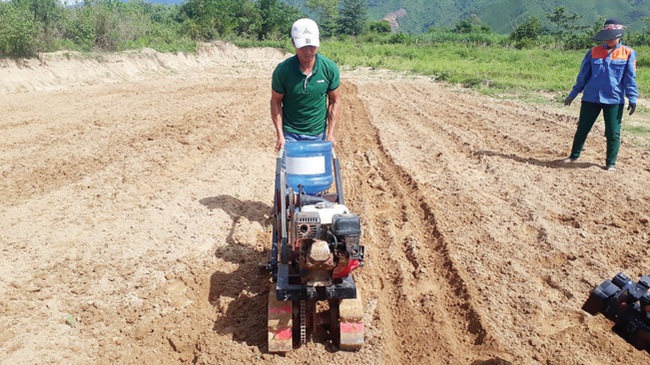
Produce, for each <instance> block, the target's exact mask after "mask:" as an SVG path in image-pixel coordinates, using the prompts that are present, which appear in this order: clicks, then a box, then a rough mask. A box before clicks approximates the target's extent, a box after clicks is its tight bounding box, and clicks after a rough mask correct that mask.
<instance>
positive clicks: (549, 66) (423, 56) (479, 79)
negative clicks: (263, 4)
mask: <svg viewBox="0 0 650 365" xmlns="http://www.w3.org/2000/svg"><path fill="white" fill-rule="evenodd" d="M586 51H587V50H580V51H566V50H560V49H544V48H534V49H516V48H512V47H506V46H499V45H492V46H471V45H462V44H455V43H432V44H422V45H418V44H379V43H368V42H357V41H355V40H351V39H346V40H329V41H325V42H323V43H322V44H321V50H320V52H321V53H323V54H325V55H327V56H328V57H330V58H332V59H333V60H335V61H336V62H338V63H339V64H342V65H347V66H350V67H371V68H382V69H389V70H395V71H407V72H413V73H416V74H421V75H427V76H431V77H433V78H434V79H436V80H438V81H445V82H450V83H455V84H461V85H464V86H466V87H471V88H475V89H478V90H481V91H482V92H485V93H488V94H490V93H513V92H539V91H542V92H560V93H565V94H566V93H568V92H569V90H570V89H571V87H572V86H573V83H574V82H575V78H576V75H577V74H578V71H579V68H580V63H581V61H582V58H583V57H584V55H585V52H586ZM637 52H638V53H639V62H638V64H639V69H638V75H637V82H638V84H639V93H640V94H641V96H643V95H650V73H649V72H648V70H650V67H649V66H650V62H649V61H646V60H650V47H639V49H637Z"/></svg>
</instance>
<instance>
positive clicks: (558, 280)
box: [0, 43, 650, 365]
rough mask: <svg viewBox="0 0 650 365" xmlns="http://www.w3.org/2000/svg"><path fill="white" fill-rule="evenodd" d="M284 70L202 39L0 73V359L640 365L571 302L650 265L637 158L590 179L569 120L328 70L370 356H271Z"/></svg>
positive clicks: (646, 199)
mask: <svg viewBox="0 0 650 365" xmlns="http://www.w3.org/2000/svg"><path fill="white" fill-rule="evenodd" d="M284 57H286V55H284V54H282V53H281V52H279V51H277V50H272V49H248V50H242V49H237V48H236V47H234V46H232V45H228V44H224V43H215V44H210V45H205V46H203V48H202V49H201V50H200V51H199V53H198V54H196V55H182V54H179V55H161V54H157V53H155V52H152V51H143V52H137V53H128V54H120V55H106V56H103V57H102V58H98V57H91V58H86V57H84V56H83V55H73V56H70V55H69V54H65V53H58V54H47V55H43V57H41V59H42V60H41V61H39V60H21V61H11V62H10V61H7V60H3V61H1V62H2V68H0V77H2V79H3V83H2V86H0V87H1V88H2V89H1V90H0V112H1V113H2V116H3V118H2V119H1V120H0V129H1V130H2V134H3V141H2V142H1V143H0V160H1V161H2V164H0V166H1V167H0V173H1V175H2V182H1V183H0V193H2V196H3V197H4V199H3V203H2V205H0V219H1V220H2V226H3V227H4V230H3V235H2V236H0V248H1V250H2V255H1V256H0V257H1V258H0V275H1V276H0V277H2V280H0V294H1V295H2V297H3V300H2V301H1V302H0V319H1V320H2V322H3V323H4V324H5V325H4V326H3V327H2V329H0V349H1V350H2V351H1V352H0V362H2V363H7V364H33V363H66V364H88V363H96V364H114V363H120V364H142V363H157V364H176V363H179V362H186V363H197V364H242V363H246V364H250V363H270V364H289V363H309V364H321V363H328V364H348V363H353V362H354V363H364V364H400V363H418V362H421V363H432V364H473V365H479V364H508V363H512V364H611V363H623V362H625V363H635V364H644V363H648V362H649V361H650V355H649V354H648V353H647V352H640V351H637V350H635V349H634V348H633V347H632V346H631V345H629V344H628V343H626V342H625V341H624V340H622V339H621V338H620V337H618V336H617V335H615V334H614V333H613V332H612V331H611V329H610V328H611V322H609V321H608V320H606V319H605V318H603V317H602V316H596V317H592V316H590V315H588V314H587V313H585V312H583V311H582V310H581V309H580V308H581V306H582V304H583V302H584V300H586V298H587V296H588V294H589V292H590V291H591V289H593V287H594V286H595V285H597V284H599V283H600V282H601V281H602V280H604V279H606V278H610V277H611V276H613V275H614V274H615V273H616V272H618V271H624V272H626V273H628V274H629V275H631V276H632V277H635V278H637V277H638V276H640V275H641V274H647V272H644V270H646V269H647V267H650V261H649V260H650V259H649V257H650V255H648V253H649V252H648V247H649V245H648V244H649V243H650V238H649V236H648V234H649V231H650V230H649V227H648V221H649V219H650V209H649V204H650V192H648V189H647V188H646V182H647V181H648V180H650V163H649V162H648V161H650V160H649V159H648V157H649V156H648V155H649V153H648V150H647V149H644V148H639V147H635V146H634V145H632V144H631V143H629V142H628V141H629V138H628V135H627V133H626V132H625V131H624V136H623V138H624V144H623V146H622V148H621V153H620V157H619V161H620V162H619V171H618V172H617V173H615V174H611V173H606V172H605V171H603V170H602V168H601V167H602V166H601V165H602V163H603V160H604V156H605V142H604V137H603V130H602V127H600V126H597V127H596V128H595V130H594V131H593V132H592V134H591V135H590V138H589V139H588V141H587V146H586V147H587V148H586V150H585V152H584V154H583V157H582V158H581V160H580V162H579V163H576V164H572V165H569V166H563V165H558V164H557V163H555V161H556V160H557V159H559V158H561V157H565V156H566V154H567V153H568V148H569V145H570V143H571V138H572V136H573V132H574V128H575V122H576V117H575V116H576V115H577V108H578V106H574V107H568V108H561V107H559V106H558V107H554V106H544V105H531V104H522V103H517V102H513V101H507V100H496V99H490V98H486V97H482V96H478V95H475V94H474V93H471V92H467V91H464V90H458V89H455V88H453V87H449V86H443V85H440V84H437V83H434V82H431V80H428V79H427V78H423V77H406V76H404V75H400V74H395V73H388V72H384V71H372V70H356V71H352V70H344V72H343V74H342V80H343V85H342V96H343V102H344V103H343V108H342V118H341V126H340V132H339V136H340V141H339V144H340V145H339V147H338V150H337V154H338V155H339V157H340V158H341V162H342V170H343V171H342V174H343V179H344V181H343V182H344V187H345V193H346V203H347V205H348V206H349V207H350V208H351V209H352V210H353V211H355V212H357V213H359V214H360V215H361V218H362V224H363V236H362V239H363V242H364V244H365V246H366V249H367V252H366V254H367V262H366V266H365V267H363V268H362V269H360V270H359V271H358V275H357V279H358V282H359V286H360V288H361V290H362V291H363V296H364V300H365V318H364V322H365V323H366V330H367V333H366V341H367V344H366V346H365V347H364V348H363V349H362V350H360V351H359V352H354V353H349V352H337V351H335V350H334V349H332V348H331V346H330V345H329V344H327V343H324V342H322V341H316V342H314V343H309V344H307V346H304V347H302V348H300V349H297V350H295V351H293V352H291V353H288V354H286V355H284V356H280V355H271V354H268V353H266V295H267V293H268V276H267V274H265V272H264V271H261V270H260V268H259V267H260V265H263V264H264V263H265V262H266V258H267V250H268V249H269V246H270V235H271V232H270V230H271V227H270V220H269V219H270V213H271V204H272V190H273V171H272V169H273V166H274V164H273V163H274V158H275V153H274V151H273V146H274V131H273V128H272V124H271V121H270V119H269V111H268V102H269V99H270V90H269V89H270V73H271V71H272V69H273V67H274V66H275V64H277V63H278V62H280V61H282V60H283V59H284ZM5 80H6V82H5ZM643 118H645V116H644V115H643V114H635V115H634V116H633V117H632V118H628V117H626V120H629V119H633V120H635V121H636V122H640V121H641V120H642V119H643ZM643 121H644V122H645V120H643Z"/></svg>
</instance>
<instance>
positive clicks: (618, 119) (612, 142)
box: [570, 101, 624, 166]
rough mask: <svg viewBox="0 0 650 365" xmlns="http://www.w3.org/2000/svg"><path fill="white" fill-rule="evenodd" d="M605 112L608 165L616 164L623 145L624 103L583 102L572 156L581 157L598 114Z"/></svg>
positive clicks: (573, 157) (574, 137)
mask: <svg viewBox="0 0 650 365" xmlns="http://www.w3.org/2000/svg"><path fill="white" fill-rule="evenodd" d="M601 110H602V112H603V117H604V118H605V138H607V156H606V160H605V165H606V166H615V165H616V157H617V156H618V149H619V147H620V146H621V123H622V121H623V110H624V105H623V104H621V105H605V104H596V103H588V102H584V101H583V102H582V105H581V106H580V118H579V120H578V130H577V131H576V134H575V135H574V136H573V147H571V156H570V157H571V158H572V159H577V158H578V157H580V152H582V148H583V147H584V146H585V141H586V140H587V135H588V134H589V131H591V128H592V127H593V126H594V123H595V122H596V119H597V118H598V115H600V112H601Z"/></svg>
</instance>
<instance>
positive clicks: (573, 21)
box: [546, 6, 586, 38]
mask: <svg viewBox="0 0 650 365" xmlns="http://www.w3.org/2000/svg"><path fill="white" fill-rule="evenodd" d="M546 17H547V18H548V20H549V21H550V22H551V23H553V24H554V25H555V30H554V31H551V34H554V35H557V36H560V38H562V37H564V36H565V35H567V34H569V33H574V32H575V31H584V30H585V29H586V27H585V26H582V25H579V24H578V21H579V20H580V19H581V18H582V17H581V16H580V15H578V14H577V13H572V12H569V11H567V9H566V7H565V6H560V7H558V8H557V9H555V10H554V11H553V12H551V13H547V14H546Z"/></svg>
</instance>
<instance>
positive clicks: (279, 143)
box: [275, 136, 286, 152]
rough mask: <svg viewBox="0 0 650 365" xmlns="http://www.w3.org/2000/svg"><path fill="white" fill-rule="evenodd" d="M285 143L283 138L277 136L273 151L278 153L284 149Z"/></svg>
mask: <svg viewBox="0 0 650 365" xmlns="http://www.w3.org/2000/svg"><path fill="white" fill-rule="evenodd" d="M285 142H286V141H285V139H284V136H278V138H277V139H276V140H275V151H276V152H277V151H280V149H281V148H282V147H284V144H285Z"/></svg>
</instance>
